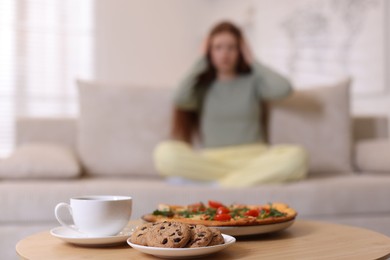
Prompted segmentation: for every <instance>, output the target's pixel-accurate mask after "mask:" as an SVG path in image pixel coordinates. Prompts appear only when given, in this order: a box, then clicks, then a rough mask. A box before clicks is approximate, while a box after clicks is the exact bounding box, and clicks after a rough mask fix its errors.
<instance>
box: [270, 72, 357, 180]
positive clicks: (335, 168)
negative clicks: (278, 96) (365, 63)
mask: <svg viewBox="0 0 390 260" xmlns="http://www.w3.org/2000/svg"><path fill="white" fill-rule="evenodd" d="M349 85H350V80H345V81H342V82H340V83H338V84H335V85H334V86H325V87H316V88H314V89H307V90H299V91H296V92H295V93H294V94H293V95H292V96H291V97H289V98H287V99H284V100H281V101H277V102H274V103H272V104H271V109H270V122H269V127H270V129H269V133H270V134H269V135H270V142H271V143H272V144H281V143H288V144H299V145H302V146H303V147H304V148H306V150H307V151H308V153H309V156H310V161H309V171H310V173H320V172H350V170H351V139H352V135H351V119H350V103H349Z"/></svg>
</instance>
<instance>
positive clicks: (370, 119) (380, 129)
mask: <svg viewBox="0 0 390 260" xmlns="http://www.w3.org/2000/svg"><path fill="white" fill-rule="evenodd" d="M388 137H389V128H388V119H387V116H385V115H383V116H381V115H376V116H355V117H353V140H354V141H355V142H358V141H361V140H367V139H375V138H388Z"/></svg>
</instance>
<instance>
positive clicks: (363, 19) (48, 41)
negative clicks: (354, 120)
mask: <svg viewBox="0 0 390 260" xmlns="http://www.w3.org/2000/svg"><path fill="white" fill-rule="evenodd" d="M389 13H390V3H389V1H387V0H295V1H291V0H241V1H237V0H185V1H184V0H164V1H157V0H83V1H80V0H66V1H65V0H0V157H4V156H7V155H8V154H9V153H10V152H11V151H12V149H13V147H14V136H15V127H14V122H15V118H17V117H25V116H37V117H40V116H45V117H47V116H54V117H56V116H69V117H76V116H77V114H78V101H77V87H76V84H75V79H76V78H81V79H92V80H97V81H103V82H110V83H126V84H128V83H130V84H132V85H134V86H153V87H164V88H173V87H175V85H176V83H177V82H178V80H179V79H180V78H181V77H182V76H183V74H184V73H185V72H186V71H187V70H188V69H189V67H190V66H191V64H192V63H193V61H194V60H195V59H196V58H197V57H198V55H199V53H200V51H199V50H200V45H201V43H202V41H203V39H204V37H205V36H206V34H207V32H208V30H209V29H210V27H211V26H212V25H213V24H214V23H216V22H218V21H220V20H226V19H227V20H231V21H233V22H236V23H237V24H238V25H240V26H241V27H242V28H243V30H244V32H245V35H246V37H247V38H248V41H249V43H250V45H251V47H252V49H253V52H254V53H255V55H256V57H257V58H258V59H259V60H260V61H261V62H263V63H266V64H268V65H269V66H271V67H273V68H275V69H277V70H278V71H280V72H281V73H283V74H285V75H286V76H288V77H289V78H290V79H291V80H292V81H293V83H294V85H295V87H296V88H309V87H313V86H318V85H321V84H327V83H330V82H332V83H333V82H335V81H337V80H339V79H340V78H343V77H345V76H351V77H352V78H353V80H354V81H353V87H352V89H351V94H352V102H351V105H352V111H353V113H354V114H359V115H364V114H370V115H371V114H380V115H382V114H384V115H390V92H389V91H388V90H389V85H390V78H389V76H388V74H389V72H390V66H389V60H390V52H389V37H390V36H389V35H390V26H389V25H390V17H389Z"/></svg>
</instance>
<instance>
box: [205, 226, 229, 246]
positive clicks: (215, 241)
mask: <svg viewBox="0 0 390 260" xmlns="http://www.w3.org/2000/svg"><path fill="white" fill-rule="evenodd" d="M209 229H210V231H211V232H212V233H213V238H212V239H211V242H210V244H209V245H208V246H216V245H222V244H224V243H225V239H224V238H223V236H222V234H221V231H219V229H218V228H215V227H209Z"/></svg>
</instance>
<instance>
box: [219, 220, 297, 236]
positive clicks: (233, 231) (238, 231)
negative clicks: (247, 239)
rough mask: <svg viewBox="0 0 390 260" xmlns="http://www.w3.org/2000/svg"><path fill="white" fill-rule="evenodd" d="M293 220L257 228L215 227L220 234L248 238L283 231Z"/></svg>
mask: <svg viewBox="0 0 390 260" xmlns="http://www.w3.org/2000/svg"><path fill="white" fill-rule="evenodd" d="M294 221H295V219H292V220H289V221H286V222H281V223H275V224H266V225H257V226H233V227H217V228H218V229H219V230H221V232H223V233H225V234H228V235H231V236H250V235H259V234H266V233H272V232H277V231H281V230H284V229H286V228H288V227H290V226H291V225H292V224H294Z"/></svg>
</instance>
